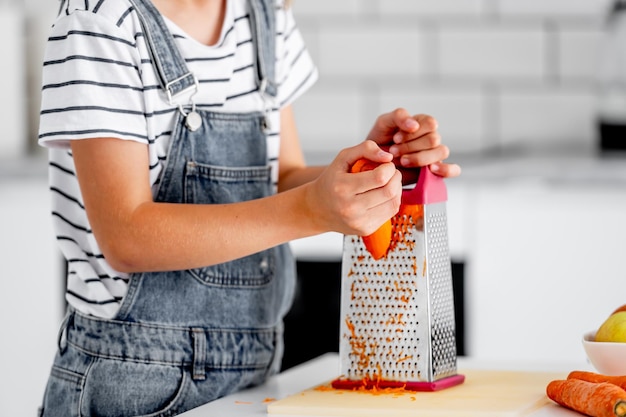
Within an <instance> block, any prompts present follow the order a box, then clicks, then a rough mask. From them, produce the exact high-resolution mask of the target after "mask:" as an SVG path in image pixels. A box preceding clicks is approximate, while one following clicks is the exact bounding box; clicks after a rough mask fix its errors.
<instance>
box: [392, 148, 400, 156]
mask: <svg viewBox="0 0 626 417" xmlns="http://www.w3.org/2000/svg"><path fill="white" fill-rule="evenodd" d="M389 152H390V153H391V154H392V155H393V156H400V148H398V147H397V146H391V147H390V148H389Z"/></svg>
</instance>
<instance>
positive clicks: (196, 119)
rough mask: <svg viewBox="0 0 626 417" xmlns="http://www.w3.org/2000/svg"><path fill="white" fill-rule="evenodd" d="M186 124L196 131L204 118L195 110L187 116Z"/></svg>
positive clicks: (188, 127)
mask: <svg viewBox="0 0 626 417" xmlns="http://www.w3.org/2000/svg"><path fill="white" fill-rule="evenodd" d="M185 126H187V129H189V130H191V131H192V132H195V131H196V130H198V129H199V128H200V126H202V118H201V117H200V115H199V114H198V113H196V112H195V111H192V112H189V114H188V115H187V117H185Z"/></svg>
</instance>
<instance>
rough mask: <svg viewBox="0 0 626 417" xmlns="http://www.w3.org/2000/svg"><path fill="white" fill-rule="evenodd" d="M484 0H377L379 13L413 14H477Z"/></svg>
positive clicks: (422, 15)
mask: <svg viewBox="0 0 626 417" xmlns="http://www.w3.org/2000/svg"><path fill="white" fill-rule="evenodd" d="M485 2H486V0H393V1H384V0H381V1H379V2H378V13H380V14H381V15H392V16H396V15H407V14H411V15H415V16H420V17H424V16H433V17H439V16H458V15H470V16H479V15H480V14H481V13H483V12H484V10H485V6H484V3H485Z"/></svg>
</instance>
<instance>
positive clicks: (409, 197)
mask: <svg viewBox="0 0 626 417" xmlns="http://www.w3.org/2000/svg"><path fill="white" fill-rule="evenodd" d="M444 201H448V189H447V188H446V183H445V182H444V180H443V177H440V176H439V175H435V174H433V173H432V172H431V171H430V168H428V167H422V168H420V175H419V178H418V179H417V184H415V187H414V188H412V189H410V190H406V191H404V192H403V193H402V204H433V203H442V202H444Z"/></svg>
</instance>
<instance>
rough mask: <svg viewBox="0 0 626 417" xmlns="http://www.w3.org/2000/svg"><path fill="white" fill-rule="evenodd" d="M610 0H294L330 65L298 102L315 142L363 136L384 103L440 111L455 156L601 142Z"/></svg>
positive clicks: (334, 144) (312, 146) (309, 37)
mask: <svg viewBox="0 0 626 417" xmlns="http://www.w3.org/2000/svg"><path fill="white" fill-rule="evenodd" d="M610 4H611V0H524V1H520V0H386V1H385V0H358V1H357V0H350V1H347V0H346V1H341V2H336V1H332V2H331V1H330V0H317V1H307V0H295V1H294V12H295V14H296V17H297V19H298V22H299V25H300V28H301V30H302V32H303V35H304V37H305V39H306V41H307V44H308V45H309V48H310V50H311V53H312V55H313V57H314V59H315V61H316V63H317V64H318V66H319V69H320V81H319V82H318V85H317V86H316V87H315V89H314V90H313V91H312V92H311V94H307V95H305V96H304V97H302V98H301V99H300V100H299V101H298V102H297V103H296V105H295V107H296V114H297V117H298V122H299V125H300V135H301V137H302V140H303V146H304V149H305V152H308V153H311V152H320V151H328V152H331V153H332V152H334V151H336V150H337V149H339V148H341V147H343V146H349V145H352V144H354V143H357V142H358V141H360V140H361V139H362V138H363V136H364V135H365V133H366V132H367V130H368V129H369V127H370V125H371V124H372V122H373V121H374V118H375V117H376V116H377V115H378V114H379V113H381V112H384V111H389V110H392V109H393V108H395V107H398V106H403V107H407V108H408V109H409V110H410V111H412V112H415V113H429V114H432V115H434V116H435V117H437V119H438V120H439V122H440V131H441V133H442V135H443V136H444V138H445V141H446V143H448V144H449V145H450V146H451V148H452V150H453V154H454V153H457V154H462V153H470V152H471V153H481V152H486V151H491V150H493V149H494V148H495V149H499V148H504V147H507V146H515V147H520V146H530V147H541V146H546V145H548V146H553V147H554V146H559V145H560V144H561V142H566V143H567V144H568V145H569V144H575V145H581V146H587V147H590V146H595V143H596V140H597V139H596V130H595V116H594V113H595V87H596V74H597V69H598V68H597V66H598V64H597V63H598V60H599V54H600V51H601V45H602V35H603V30H604V26H603V25H604V18H605V16H606V13H607V11H608V9H609V7H610ZM320 118H323V119H324V121H323V123H319V119H320Z"/></svg>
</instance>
